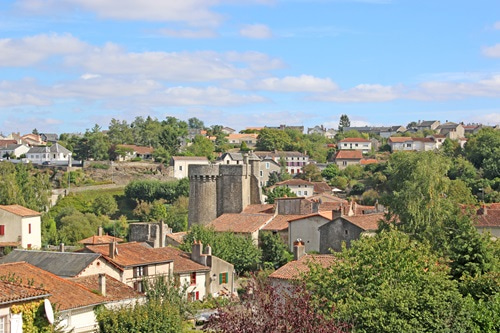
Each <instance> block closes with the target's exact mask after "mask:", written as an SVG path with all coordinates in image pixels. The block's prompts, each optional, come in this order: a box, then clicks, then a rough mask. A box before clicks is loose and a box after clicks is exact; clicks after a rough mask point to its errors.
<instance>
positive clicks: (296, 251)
mask: <svg viewBox="0 0 500 333" xmlns="http://www.w3.org/2000/svg"><path fill="white" fill-rule="evenodd" d="M304 254H306V247H305V246H304V242H303V241H302V239H300V238H299V239H297V240H296V241H295V242H293V260H299V259H300V258H302V256H303V255H304Z"/></svg>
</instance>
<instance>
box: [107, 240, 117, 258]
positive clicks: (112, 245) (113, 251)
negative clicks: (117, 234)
mask: <svg viewBox="0 0 500 333" xmlns="http://www.w3.org/2000/svg"><path fill="white" fill-rule="evenodd" d="M117 254H118V251H117V249H116V242H114V241H113V242H111V243H109V254H108V256H109V257H110V258H111V259H114V258H115V256H116V255H117Z"/></svg>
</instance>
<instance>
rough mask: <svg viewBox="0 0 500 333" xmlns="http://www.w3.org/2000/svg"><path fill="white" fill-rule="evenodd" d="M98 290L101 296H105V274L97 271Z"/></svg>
mask: <svg viewBox="0 0 500 333" xmlns="http://www.w3.org/2000/svg"><path fill="white" fill-rule="evenodd" d="M99 292H100V293H101V295H102V296H106V274H104V273H99Z"/></svg>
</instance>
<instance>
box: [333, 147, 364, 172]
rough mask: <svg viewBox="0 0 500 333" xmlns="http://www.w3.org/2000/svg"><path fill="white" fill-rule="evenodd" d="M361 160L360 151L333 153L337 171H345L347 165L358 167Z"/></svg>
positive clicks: (361, 154)
mask: <svg viewBox="0 0 500 333" xmlns="http://www.w3.org/2000/svg"><path fill="white" fill-rule="evenodd" d="M362 159H363V153H362V152H361V151H360V150H339V151H337V153H335V157H334V162H335V164H337V166H338V167H339V169H341V170H342V169H345V168H347V167H348V166H349V165H358V164H360V163H361V160H362Z"/></svg>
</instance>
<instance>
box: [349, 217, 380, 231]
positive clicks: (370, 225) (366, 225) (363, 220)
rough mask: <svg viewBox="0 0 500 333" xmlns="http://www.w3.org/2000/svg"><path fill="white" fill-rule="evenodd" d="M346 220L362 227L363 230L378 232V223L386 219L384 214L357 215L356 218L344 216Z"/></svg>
mask: <svg viewBox="0 0 500 333" xmlns="http://www.w3.org/2000/svg"><path fill="white" fill-rule="evenodd" d="M342 218H343V219H344V220H347V221H349V222H351V223H352V224H354V225H356V226H358V227H360V228H361V229H363V230H365V231H366V230H377V229H378V223H379V221H380V220H382V219H383V218H384V213H375V214H366V215H356V216H345V215H344V216H342Z"/></svg>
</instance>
